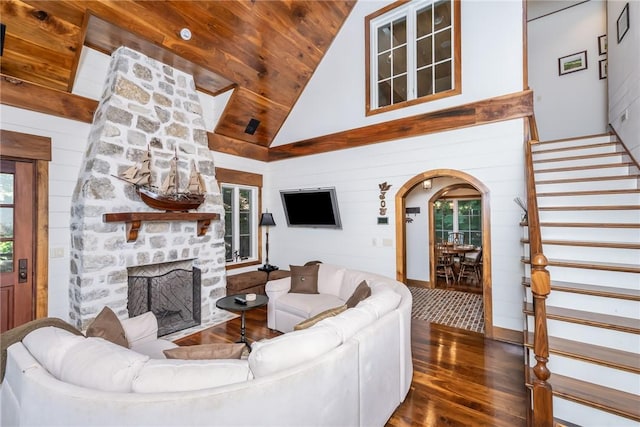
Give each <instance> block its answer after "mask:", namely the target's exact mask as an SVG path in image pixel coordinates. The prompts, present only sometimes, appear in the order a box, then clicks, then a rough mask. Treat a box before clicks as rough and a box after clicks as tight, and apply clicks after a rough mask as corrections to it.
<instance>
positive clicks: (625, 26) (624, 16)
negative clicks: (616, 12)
mask: <svg viewBox="0 0 640 427" xmlns="http://www.w3.org/2000/svg"><path fill="white" fill-rule="evenodd" d="M616 28H617V30H618V43H620V42H621V41H622V39H623V38H624V35H625V34H627V31H629V3H627V4H625V5H624V7H623V8H622V12H620V16H618V20H617V21H616Z"/></svg>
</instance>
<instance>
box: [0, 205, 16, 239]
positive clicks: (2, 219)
mask: <svg viewBox="0 0 640 427" xmlns="http://www.w3.org/2000/svg"><path fill="white" fill-rule="evenodd" d="M0 237H2V238H5V239H6V238H8V239H10V238H12V237H13V208H0Z"/></svg>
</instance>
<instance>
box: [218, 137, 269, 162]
mask: <svg viewBox="0 0 640 427" xmlns="http://www.w3.org/2000/svg"><path fill="white" fill-rule="evenodd" d="M207 138H208V139H209V149H210V150H213V151H218V152H220V153H225V154H231V155H233V156H240V157H246V158H249V159H254V160H260V161H263V162H266V161H268V160H269V151H270V150H269V148H268V147H263V146H260V145H257V144H252V143H250V142H245V141H240V140H239V139H235V138H230V137H228V136H224V135H219V134H216V133H211V132H209V133H207Z"/></svg>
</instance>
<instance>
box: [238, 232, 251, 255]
mask: <svg viewBox="0 0 640 427" xmlns="http://www.w3.org/2000/svg"><path fill="white" fill-rule="evenodd" d="M250 256H251V236H240V257H242V258H249V257H250Z"/></svg>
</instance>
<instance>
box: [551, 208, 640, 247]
mask: <svg viewBox="0 0 640 427" xmlns="http://www.w3.org/2000/svg"><path fill="white" fill-rule="evenodd" d="M539 218H540V221H541V222H569V223H573V222H577V223H602V224H609V223H611V224H637V223H638V210H634V209H627V210H584V211H540V212H539ZM581 240H582V238H581Z"/></svg>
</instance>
